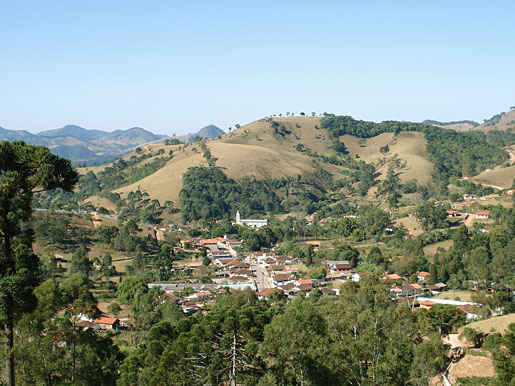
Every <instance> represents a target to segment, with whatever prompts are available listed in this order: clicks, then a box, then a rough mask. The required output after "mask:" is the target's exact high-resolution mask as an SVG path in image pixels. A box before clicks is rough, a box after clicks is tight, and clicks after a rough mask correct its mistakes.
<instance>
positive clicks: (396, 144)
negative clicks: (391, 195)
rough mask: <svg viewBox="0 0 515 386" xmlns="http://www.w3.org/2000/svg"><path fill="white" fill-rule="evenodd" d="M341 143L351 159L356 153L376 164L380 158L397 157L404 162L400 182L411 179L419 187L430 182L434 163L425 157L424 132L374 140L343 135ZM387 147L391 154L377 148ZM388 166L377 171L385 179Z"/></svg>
mask: <svg viewBox="0 0 515 386" xmlns="http://www.w3.org/2000/svg"><path fill="white" fill-rule="evenodd" d="M340 140H341V141H342V142H343V143H344V144H345V146H346V147H347V149H348V150H349V153H350V154H351V155H352V156H353V157H354V156H356V154H357V155H358V156H359V157H360V159H362V160H364V161H365V162H369V163H370V162H377V161H378V160H379V159H381V158H384V157H386V158H391V157H392V156H393V155H395V154H397V157H398V158H399V159H400V160H402V161H405V162H406V163H407V167H406V168H405V169H402V170H400V176H399V177H400V179H401V181H402V182H406V181H409V180H412V179H415V180H417V181H418V182H419V183H421V184H426V183H428V182H429V181H430V180H431V172H432V171H433V164H432V163H431V162H429V161H428V160H427V159H426V158H425V157H427V153H426V140H425V138H424V134H423V133H416V132H408V133H400V134H399V135H397V136H394V135H393V133H383V134H380V135H378V136H375V137H373V138H357V137H353V136H351V135H344V136H342V137H341V138H340ZM386 145H388V147H389V148H390V152H389V153H387V154H382V153H381V152H380V151H379V149H380V148H381V147H383V146H386ZM387 169H388V166H387V165H385V166H383V167H382V168H380V169H379V172H380V173H382V177H379V179H382V178H384V176H385V175H386V171H387Z"/></svg>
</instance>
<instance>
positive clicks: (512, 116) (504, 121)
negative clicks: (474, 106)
mask: <svg viewBox="0 0 515 386" xmlns="http://www.w3.org/2000/svg"><path fill="white" fill-rule="evenodd" d="M514 121H515V110H511V111H508V112H506V114H504V115H503V116H502V117H501V119H500V120H499V122H497V123H496V124H495V125H494V126H486V124H484V123H483V124H481V125H479V126H478V127H476V129H475V130H481V131H485V132H487V131H490V130H506V129H508V128H509V127H514V126H515V123H513V122H514Z"/></svg>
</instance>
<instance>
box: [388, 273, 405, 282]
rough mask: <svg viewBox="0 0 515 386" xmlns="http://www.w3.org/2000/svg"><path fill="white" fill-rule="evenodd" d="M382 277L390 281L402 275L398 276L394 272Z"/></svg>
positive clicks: (398, 278)
mask: <svg viewBox="0 0 515 386" xmlns="http://www.w3.org/2000/svg"><path fill="white" fill-rule="evenodd" d="M384 278H385V279H386V280H391V281H395V280H400V279H402V277H400V276H399V275H397V274H396V273H390V274H388V275H385V276H384Z"/></svg>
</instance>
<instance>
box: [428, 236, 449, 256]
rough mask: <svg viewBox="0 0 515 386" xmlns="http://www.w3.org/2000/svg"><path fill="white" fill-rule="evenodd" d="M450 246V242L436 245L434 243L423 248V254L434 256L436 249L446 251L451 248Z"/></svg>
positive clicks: (446, 241)
mask: <svg viewBox="0 0 515 386" xmlns="http://www.w3.org/2000/svg"><path fill="white" fill-rule="evenodd" d="M452 244H453V242H452V240H445V241H440V242H438V243H434V244H431V245H428V246H426V247H424V253H425V254H427V255H434V254H435V253H436V252H437V250H438V248H443V249H445V250H447V249H449V248H450V247H452Z"/></svg>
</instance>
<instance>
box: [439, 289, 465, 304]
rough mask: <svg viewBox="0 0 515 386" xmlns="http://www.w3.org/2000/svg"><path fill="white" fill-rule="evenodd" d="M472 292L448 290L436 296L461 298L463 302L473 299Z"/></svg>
mask: <svg viewBox="0 0 515 386" xmlns="http://www.w3.org/2000/svg"><path fill="white" fill-rule="evenodd" d="M472 294H473V293H472V292H470V291H456V294H455V293H454V291H446V292H442V293H439V294H438V295H436V296H435V298H436V299H450V300H461V301H462V302H470V301H472Z"/></svg>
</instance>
